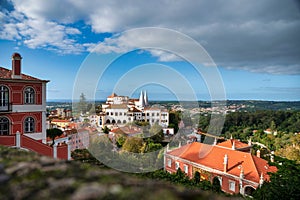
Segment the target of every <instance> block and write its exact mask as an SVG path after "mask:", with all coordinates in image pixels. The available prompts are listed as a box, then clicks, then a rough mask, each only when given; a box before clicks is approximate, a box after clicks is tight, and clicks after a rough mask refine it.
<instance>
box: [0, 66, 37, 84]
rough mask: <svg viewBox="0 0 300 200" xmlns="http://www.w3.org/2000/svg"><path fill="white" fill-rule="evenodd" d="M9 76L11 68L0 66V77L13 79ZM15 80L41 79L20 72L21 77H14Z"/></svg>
mask: <svg viewBox="0 0 300 200" xmlns="http://www.w3.org/2000/svg"><path fill="white" fill-rule="evenodd" d="M11 76H12V71H11V70H9V69H6V68H3V67H0V78H1V79H13V78H12V77H11ZM16 80H32V81H43V80H41V79H38V78H35V77H32V76H29V75H26V74H21V79H16Z"/></svg>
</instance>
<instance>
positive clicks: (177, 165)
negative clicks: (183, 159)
mask: <svg viewBox="0 0 300 200" xmlns="http://www.w3.org/2000/svg"><path fill="white" fill-rule="evenodd" d="M178 168H179V162H175V169H176V170H177V169H178Z"/></svg>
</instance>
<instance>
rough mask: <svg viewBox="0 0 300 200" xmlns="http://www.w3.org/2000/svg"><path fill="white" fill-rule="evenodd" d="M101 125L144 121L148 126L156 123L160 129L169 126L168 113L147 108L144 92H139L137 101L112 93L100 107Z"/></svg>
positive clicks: (155, 108) (161, 109)
mask: <svg viewBox="0 0 300 200" xmlns="http://www.w3.org/2000/svg"><path fill="white" fill-rule="evenodd" d="M100 121H101V125H102V126H104V125H109V124H117V125H125V124H126V123H128V122H133V121H141V122H143V121H145V122H149V124H150V125H153V124H154V123H158V124H159V125H161V126H162V127H168V125H169V112H168V110H167V109H163V108H161V107H159V106H152V107H150V106H149V103H148V96H147V93H146V92H143V91H141V94H140V98H139V99H129V97H127V96H118V95H117V94H115V93H113V94H112V95H110V96H109V97H107V101H106V103H105V104H103V105H102V115H101V120H100Z"/></svg>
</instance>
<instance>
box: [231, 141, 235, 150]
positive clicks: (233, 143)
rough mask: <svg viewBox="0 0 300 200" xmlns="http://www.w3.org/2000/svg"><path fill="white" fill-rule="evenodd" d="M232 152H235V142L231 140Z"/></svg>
mask: <svg viewBox="0 0 300 200" xmlns="http://www.w3.org/2000/svg"><path fill="white" fill-rule="evenodd" d="M231 148H232V150H235V141H234V140H233V142H232V147H231Z"/></svg>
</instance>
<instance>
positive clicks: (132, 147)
mask: <svg viewBox="0 0 300 200" xmlns="http://www.w3.org/2000/svg"><path fill="white" fill-rule="evenodd" d="M143 143H144V142H143V139H142V138H138V137H127V138H126V140H125V142H124V144H123V147H122V151H127V152H133V153H140V152H141V149H142V147H143Z"/></svg>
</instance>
